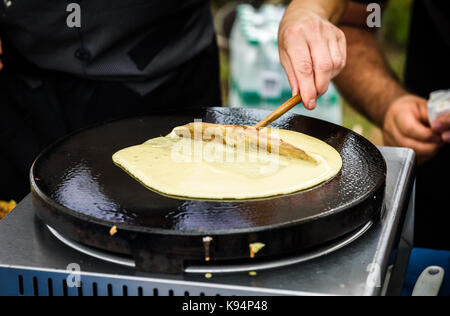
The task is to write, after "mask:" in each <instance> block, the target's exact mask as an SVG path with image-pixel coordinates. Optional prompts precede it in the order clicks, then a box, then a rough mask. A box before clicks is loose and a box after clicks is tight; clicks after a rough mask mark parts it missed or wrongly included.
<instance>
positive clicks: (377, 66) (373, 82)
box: [335, 26, 407, 126]
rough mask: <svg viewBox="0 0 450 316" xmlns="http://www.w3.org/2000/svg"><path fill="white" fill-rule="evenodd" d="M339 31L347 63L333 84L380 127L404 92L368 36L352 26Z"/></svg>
mask: <svg viewBox="0 0 450 316" xmlns="http://www.w3.org/2000/svg"><path fill="white" fill-rule="evenodd" d="M341 29H342V30H343V31H344V33H345V35H346V37H347V47H348V52H347V54H348V59H347V66H346V68H345V69H344V70H343V71H342V72H341V74H340V75H339V76H338V77H337V78H336V79H335V83H336V84H337V86H338V88H339V90H340V92H341V93H342V94H343V95H344V97H345V98H346V99H347V100H348V101H349V102H350V103H352V105H354V106H355V107H356V108H357V109H358V110H359V111H360V112H362V114H364V115H365V116H367V117H368V118H369V119H371V120H372V121H373V122H374V123H375V124H377V125H378V126H382V125H383V121H384V117H385V114H386V111H387V109H388V108H389V105H390V104H392V103H393V102H394V101H395V100H396V99H398V98H399V97H401V96H403V95H405V94H407V92H406V90H405V89H404V88H403V87H402V86H401V84H400V83H399V82H398V80H397V79H396V78H395V76H394V75H393V74H392V72H391V71H390V68H389V66H388V64H387V62H386V60H385V58H384V56H383V53H382V52H381V50H380V48H379V46H378V43H377V40H376V38H375V35H374V34H373V33H372V32H370V31H368V30H364V29H362V28H359V27H353V26H342V27H341Z"/></svg>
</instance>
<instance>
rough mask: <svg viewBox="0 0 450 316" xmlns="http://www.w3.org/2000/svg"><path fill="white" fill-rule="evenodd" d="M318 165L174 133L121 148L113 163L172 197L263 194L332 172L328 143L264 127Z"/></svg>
mask: <svg viewBox="0 0 450 316" xmlns="http://www.w3.org/2000/svg"><path fill="white" fill-rule="evenodd" d="M263 132H266V133H269V134H270V135H274V133H275V134H276V135H277V137H278V138H280V139H282V140H283V141H284V142H287V143H290V144H292V145H294V146H297V147H299V148H301V149H302V150H304V151H305V152H306V153H307V154H309V155H310V156H312V157H314V158H315V159H316V160H317V161H318V162H319V163H318V164H314V163H311V162H308V161H303V160H300V159H293V158H287V157H284V156H281V155H276V154H274V153H266V152H265V151H263V152H260V153H258V152H257V151H255V150H253V151H252V150H244V151H241V152H239V151H237V150H236V148H233V147H231V146H227V145H224V144H219V143H214V142H209V143H208V142H205V141H201V140H193V139H190V138H181V137H179V136H177V135H176V134H175V133H174V132H172V133H171V134H170V135H168V136H166V137H159V138H155V139H151V140H149V141H147V142H145V143H144V144H142V145H138V146H134V147H130V148H126V149H123V150H121V151H119V152H117V153H116V154H114V156H113V161H114V163H115V164H117V165H118V166H119V167H121V168H122V169H124V170H125V171H126V172H127V173H128V174H130V175H131V176H132V177H133V178H135V179H136V180H138V181H139V182H141V183H142V184H143V185H144V186H146V187H147V188H149V189H151V190H154V191H157V192H160V193H163V194H166V195H171V196H175V197H182V198H192V199H208V200H234V199H238V200H243V199H256V198H267V197H272V196H277V195H284V194H289V193H294V192H298V191H302V190H306V189H309V188H312V187H314V186H316V185H318V184H320V183H323V182H324V181H327V180H329V179H331V178H333V177H334V176H336V175H337V174H338V173H339V171H340V170H341V168H342V158H341V156H340V155H339V153H338V152H337V151H336V150H335V149H334V148H333V147H331V146H329V145H328V144H326V143H324V142H322V141H320V140H318V139H316V138H314V137H311V136H307V135H304V134H301V133H297V132H293V131H288V130H274V129H265V130H263Z"/></svg>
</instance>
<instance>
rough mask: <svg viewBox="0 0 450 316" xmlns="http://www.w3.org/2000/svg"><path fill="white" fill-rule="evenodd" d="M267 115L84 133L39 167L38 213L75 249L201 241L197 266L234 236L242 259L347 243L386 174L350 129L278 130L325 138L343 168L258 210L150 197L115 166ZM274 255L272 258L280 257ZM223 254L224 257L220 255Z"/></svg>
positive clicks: (116, 125)
mask: <svg viewBox="0 0 450 316" xmlns="http://www.w3.org/2000/svg"><path fill="white" fill-rule="evenodd" d="M266 115H267V112H266V111H259V110H246V109H230V108H209V109H204V110H186V111H185V112H184V113H183V112H182V113H180V112H176V113H164V114H155V115H153V116H149V117H141V118H132V119H125V120H121V121H116V122H111V123H106V124H103V125H100V126H97V127H93V128H90V129H87V130H84V131H81V132H78V133H75V134H73V135H71V136H69V137H67V138H65V139H63V140H61V141H60V142H58V143H56V144H55V145H53V146H51V147H50V148H48V149H47V150H46V151H45V152H44V153H42V154H41V156H40V157H39V158H38V159H37V160H36V162H35V165H34V167H33V169H32V174H31V178H32V187H33V195H34V201H35V205H36V212H37V213H38V215H39V217H41V218H42V219H43V220H44V221H45V222H47V223H49V224H51V225H53V226H56V228H58V229H59V230H63V231H64V232H66V233H67V234H68V235H69V236H70V237H72V238H74V239H76V240H79V241H82V242H85V243H87V244H90V245H94V246H97V247H101V248H106V249H108V250H112V251H118V252H124V253H125V252H128V253H129V252H131V250H127V249H126V248H127V247H128V246H127V245H128V243H130V238H131V239H134V238H136V234H134V235H133V234H132V233H142V234H144V235H145V234H147V235H151V236H155V235H157V236H159V237H161V238H163V237H162V236H172V237H177V236H178V237H180V238H182V237H183V236H184V237H186V236H188V237H189V236H190V237H193V238H194V237H195V238H194V239H195V240H193V241H192V242H193V244H192V245H194V246H192V253H195V256H197V255H198V256H201V255H202V252H201V250H202V247H203V245H202V243H201V242H200V239H199V238H198V236H206V235H211V236H223V238H224V242H225V241H226V240H225V239H226V238H225V236H228V237H229V238H230V239H228V242H229V240H232V239H231V238H233V236H234V237H236V238H237V239H239V238H241V239H242V240H241V241H239V242H236V248H239V250H237V249H236V251H235V252H234V253H236V255H237V256H239V255H244V254H246V251H248V242H249V241H252V240H254V241H258V240H257V239H259V241H261V239H263V238H285V239H286V240H284V241H283V240H279V241H278V242H274V244H276V246H277V247H278V248H280V252H286V251H287V248H288V247H291V248H292V247H294V248H298V249H301V248H302V247H310V246H314V245H315V244H317V243H323V242H327V241H330V240H332V239H335V238H337V237H340V236H342V235H343V234H346V233H349V232H350V231H352V230H353V229H356V228H358V227H359V226H361V225H362V224H364V223H365V222H367V221H368V220H369V219H370V218H371V217H373V216H374V215H376V214H377V213H379V211H380V209H381V203H382V199H383V194H384V185H385V177H386V165H385V162H384V159H383V157H382V156H381V154H380V152H379V151H378V150H377V148H376V147H375V146H373V145H372V144H370V143H369V142H368V141H367V140H365V139H364V138H362V137H360V136H359V135H357V134H355V133H353V132H351V131H349V130H347V129H344V128H341V127H339V126H336V125H333V124H330V123H327V122H324V121H320V120H315V119H311V118H307V117H303V116H298V115H289V114H288V115H286V116H285V117H283V118H282V119H280V120H279V121H278V122H276V123H274V124H273V125H272V126H274V127H278V128H285V129H290V130H294V131H298V132H302V133H305V134H308V135H311V136H314V137H317V138H319V139H321V140H323V141H325V142H326V143H328V144H330V145H331V146H333V147H334V148H335V149H336V150H338V152H339V153H340V154H341V156H342V159H343V168H342V170H341V172H340V173H339V174H338V175H337V176H336V177H335V178H333V179H332V180H330V181H328V182H326V183H324V184H322V185H320V186H318V187H316V188H313V189H311V190H308V191H305V192H299V193H296V194H292V195H289V196H279V197H273V198H270V199H265V200H253V201H226V202H225V201H199V200H183V199H177V198H171V197H167V196H163V195H161V194H158V193H156V192H153V191H150V190H148V189H146V188H145V187H143V186H142V185H141V184H140V183H138V182H137V181H136V180H134V179H133V178H131V177H130V176H129V175H127V174H126V173H125V172H124V171H123V170H121V169H120V168H118V167H117V166H115V165H114V163H113V162H112V158H111V157H112V155H113V154H114V153H115V152H117V151H118V150H120V149H123V148H126V147H129V146H133V145H138V144H141V143H143V142H145V141H146V140H148V139H150V138H154V137H158V136H162V135H166V134H168V133H170V132H171V130H172V129H173V128H174V127H175V126H180V125H184V124H186V123H189V122H192V121H193V120H194V119H202V120H203V121H204V122H210V123H220V124H239V125H253V124H255V123H257V122H258V121H259V120H261V119H262V118H264V117H265V116H266ZM114 225H116V226H117V227H118V231H119V232H129V233H130V234H131V235H129V234H128V235H127V234H125V233H123V234H122V235H121V234H118V236H117V237H116V238H117V242H116V244H114V243H112V245H105V244H104V243H105V239H106V238H108V237H110V236H106V235H107V234H106V233H105V232H107V231H108V230H107V228H109V227H112V226H114ZM87 232H90V233H89V234H88V233H87ZM95 232H98V234H97V235H96V234H95ZM268 232H272V233H268ZM273 234H275V235H273ZM284 234H287V235H284ZM289 234H291V235H289ZM130 236H131V237H130ZM277 236H278V237H277ZM281 236H284V237H281ZM120 238H122V240H120ZM138 239H139V238H138ZM218 239H219V237H217V238H216V240H218ZM180 240H181V239H180ZM233 240H234V239H233ZM131 242H132V241H131ZM217 242H218V241H217ZM266 242H267V241H266ZM197 243H198V245H197ZM233 245H234V244H233V243H229V246H230V247H233ZM197 246H198V247H197ZM130 247H131V246H130ZM180 247H187V248H186V249H189V247H191V246H189V244H188V243H184V244H183V245H181V244H180ZM194 248H196V249H194ZM197 248H198V249H197ZM241 248H242V249H241ZM266 248H267V249H266V250H265V251H266V252H267V254H268V255H273V254H275V253H277V251H276V249H270V247H266ZM282 248H283V249H282ZM294 250H295V249H294ZM158 251H160V250H158ZM161 251H163V250H161ZM174 251H176V249H175V250H174ZM186 251H187V252H189V251H188V250H186ZM216 252H217V254H218V256H219V257H220V256H221V255H219V253H220V249H219V250H217V248H216ZM263 253H264V252H263ZM187 256H188V257H189V255H187ZM195 256H194V257H195ZM223 257H224V258H229V257H230V253H228V252H227V251H225V250H223Z"/></svg>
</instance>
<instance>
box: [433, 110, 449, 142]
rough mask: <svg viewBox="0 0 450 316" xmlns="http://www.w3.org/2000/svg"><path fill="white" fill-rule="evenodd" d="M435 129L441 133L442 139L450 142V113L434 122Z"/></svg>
mask: <svg viewBox="0 0 450 316" xmlns="http://www.w3.org/2000/svg"><path fill="white" fill-rule="evenodd" d="M432 127H433V130H434V131H435V132H436V133H439V134H441V135H442V136H441V137H442V141H444V142H446V143H447V144H450V114H447V115H443V116H441V117H439V118H438V119H437V120H436V121H435V122H433V124H432Z"/></svg>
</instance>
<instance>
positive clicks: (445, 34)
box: [353, 0, 450, 249]
mask: <svg viewBox="0 0 450 316" xmlns="http://www.w3.org/2000/svg"><path fill="white" fill-rule="evenodd" d="M353 1H355V2H360V3H371V2H374V1H372V0H353ZM376 2H387V1H376ZM449 58H450V1H449V0H415V1H414V4H413V12H412V19H411V27H410V34H409V44H408V56H407V62H406V72H405V86H406V88H407V89H408V90H409V91H410V92H411V93H414V94H416V95H419V96H421V97H423V98H425V99H428V98H429V96H430V93H431V92H433V91H436V90H442V89H445V90H447V89H450V59H449ZM449 178H450V145H448V144H447V145H445V146H444V147H443V148H442V149H441V151H440V152H439V154H438V155H437V157H435V158H434V159H432V160H431V161H430V162H428V163H426V164H425V165H422V166H419V168H418V169H417V196H416V219H415V222H416V232H415V234H416V246H417V247H424V248H441V249H450V241H449V237H448V236H449V235H448V228H449V225H450V212H449V197H448V194H449V187H448V184H447V182H446V181H448V179H449Z"/></svg>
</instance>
